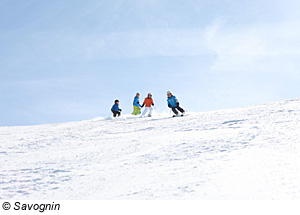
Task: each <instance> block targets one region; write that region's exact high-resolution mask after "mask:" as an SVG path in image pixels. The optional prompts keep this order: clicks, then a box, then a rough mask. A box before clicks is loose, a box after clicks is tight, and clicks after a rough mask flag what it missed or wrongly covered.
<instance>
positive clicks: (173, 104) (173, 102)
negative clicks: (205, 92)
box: [167, 91, 185, 116]
mask: <svg viewBox="0 0 300 215" xmlns="http://www.w3.org/2000/svg"><path fill="white" fill-rule="evenodd" d="M167 97H168V99H167V102H168V107H169V108H171V109H172V111H173V113H174V114H175V115H174V116H176V115H178V111H179V112H181V116H183V114H185V110H184V109H183V108H181V107H180V106H179V102H178V100H177V98H176V97H175V96H174V95H173V94H172V92H170V91H168V92H167Z"/></svg>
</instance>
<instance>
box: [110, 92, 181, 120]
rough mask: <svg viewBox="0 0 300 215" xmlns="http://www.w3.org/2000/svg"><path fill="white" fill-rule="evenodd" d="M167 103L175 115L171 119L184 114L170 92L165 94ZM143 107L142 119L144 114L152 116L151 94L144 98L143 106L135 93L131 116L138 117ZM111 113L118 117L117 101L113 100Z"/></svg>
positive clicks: (119, 110) (119, 113) (138, 95)
mask: <svg viewBox="0 0 300 215" xmlns="http://www.w3.org/2000/svg"><path fill="white" fill-rule="evenodd" d="M167 97H168V99H167V102H168V107H169V108H171V109H172V111H173V112H174V114H175V115H173V117H175V116H179V113H178V111H179V112H181V116H183V114H185V110H183V109H182V108H181V107H180V106H179V102H178V100H177V99H176V97H175V96H174V95H173V94H172V92H171V91H168V92H167ZM144 106H145V109H144V111H143V113H142V117H144V116H145V115H146V114H148V115H147V116H148V117H151V116H152V112H153V107H154V102H153V99H152V94H151V93H148V95H147V97H146V98H145V100H144V102H143V104H142V105H141V104H140V94H139V93H137V94H136V96H135V97H134V99H133V112H132V114H133V115H139V114H141V109H142V108H143V107H144ZM111 111H112V113H113V117H116V116H120V115H121V112H122V109H120V108H119V100H115V104H114V105H113V106H112V108H111Z"/></svg>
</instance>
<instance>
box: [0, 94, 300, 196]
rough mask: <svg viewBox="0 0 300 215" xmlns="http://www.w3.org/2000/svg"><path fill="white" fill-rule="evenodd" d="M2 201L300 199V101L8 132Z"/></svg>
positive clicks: (0, 176)
mask: <svg viewBox="0 0 300 215" xmlns="http://www.w3.org/2000/svg"><path fill="white" fill-rule="evenodd" d="M0 142H1V143H0V144H1V145H0V166H1V169H0V198H1V199H299V198H300V174H299V172H300V99H293V100H288V101H281V102H275V103H270V104H265V105H257V106H251V107H245V108H238V109H232V110H223V111H214V112H207V113H189V114H188V115H187V116H185V117H176V118H171V117H170V116H169V115H167V114H157V115H154V116H153V117H152V118H135V117H133V116H125V117H122V118H119V119H104V118H96V119H93V120H89V121H83V122H70V123H64V124H51V125H40V126H26V127H1V128H0Z"/></svg>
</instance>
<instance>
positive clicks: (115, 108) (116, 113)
mask: <svg viewBox="0 0 300 215" xmlns="http://www.w3.org/2000/svg"><path fill="white" fill-rule="evenodd" d="M121 111H122V109H120V108H119V100H115V104H114V105H113V106H112V108H111V112H112V113H113V117H117V116H118V117H119V116H121Z"/></svg>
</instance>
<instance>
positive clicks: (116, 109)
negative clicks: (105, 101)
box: [111, 104, 121, 111]
mask: <svg viewBox="0 0 300 215" xmlns="http://www.w3.org/2000/svg"><path fill="white" fill-rule="evenodd" d="M120 110H121V109H120V108H119V105H117V104H114V105H113V106H112V108H111V111H120Z"/></svg>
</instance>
